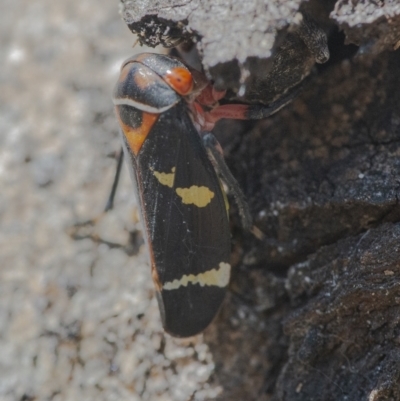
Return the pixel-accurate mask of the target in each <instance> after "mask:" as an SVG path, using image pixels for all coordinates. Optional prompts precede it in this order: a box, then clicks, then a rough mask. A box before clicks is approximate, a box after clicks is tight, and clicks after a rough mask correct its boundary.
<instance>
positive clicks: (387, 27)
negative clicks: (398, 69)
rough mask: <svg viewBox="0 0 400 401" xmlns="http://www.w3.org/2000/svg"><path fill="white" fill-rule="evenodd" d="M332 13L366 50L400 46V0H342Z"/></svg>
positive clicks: (364, 50)
mask: <svg viewBox="0 0 400 401" xmlns="http://www.w3.org/2000/svg"><path fill="white" fill-rule="evenodd" d="M331 17H332V18H333V19H334V20H335V21H336V22H337V23H338V25H339V27H340V29H343V30H344V32H345V33H346V37H347V42H348V43H355V44H357V45H359V46H361V49H360V50H361V51H362V52H365V53H373V54H378V53H381V52H382V51H384V50H396V49H398V48H399V47H400V3H399V1H398V0H378V1H375V0H367V1H364V0H339V1H338V2H337V3H336V5H335V9H334V11H332V13H331Z"/></svg>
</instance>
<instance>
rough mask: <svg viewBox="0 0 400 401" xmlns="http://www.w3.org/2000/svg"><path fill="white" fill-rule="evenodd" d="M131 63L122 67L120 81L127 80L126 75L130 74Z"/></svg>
mask: <svg viewBox="0 0 400 401" xmlns="http://www.w3.org/2000/svg"><path fill="white" fill-rule="evenodd" d="M130 64H131V63H128V64H125V65H124V66H123V67H122V68H121V72H120V74H119V78H118V82H121V83H123V82H125V80H126V77H127V76H128V74H129V71H130V70H131V65H130Z"/></svg>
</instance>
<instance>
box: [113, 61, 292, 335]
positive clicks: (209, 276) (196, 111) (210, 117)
mask: <svg viewBox="0 0 400 401" xmlns="http://www.w3.org/2000/svg"><path fill="white" fill-rule="evenodd" d="M224 94H225V92H224V91H216V90H215V89H214V88H213V87H212V85H211V84H210V83H209V82H208V80H207V79H206V77H205V76H204V75H203V74H202V73H200V72H199V71H196V70H194V69H192V68H190V67H188V66H187V65H185V64H184V63H183V62H182V61H180V60H179V59H177V58H174V57H171V56H166V55H159V54H151V53H143V54H139V55H137V56H134V57H131V58H129V59H128V60H126V61H125V62H124V63H123V65H122V67H121V72H120V77H119V80H118V82H117V84H116V87H115V90H114V96H113V102H114V105H115V111H116V115H117V119H118V122H119V125H120V128H121V133H122V142H123V149H124V154H125V157H126V159H127V163H128V166H129V170H130V174H131V178H132V181H133V183H134V187H135V189H136V194H137V199H138V202H139V207H140V211H141V221H142V225H143V229H144V234H145V235H144V236H145V241H146V243H147V246H148V249H149V254H150V262H151V271H152V278H153V281H154V285H155V289H156V295H157V300H158V305H159V309H160V314H161V319H162V324H163V327H164V329H165V330H166V331H167V332H168V333H170V334H171V335H173V336H176V337H189V336H193V335H195V334H198V333H200V332H201V331H203V330H204V329H205V328H206V327H207V326H208V325H209V324H210V322H211V321H212V320H213V319H214V317H215V315H216V314H217V312H218V310H219V308H220V306H221V303H222V301H223V299H224V296H225V293H226V288H227V286H228V283H229V278H230V271H231V266H230V250H231V244H230V229H229V220H228V201H227V198H226V195H225V192H224V190H223V187H222V184H221V180H220V178H222V180H223V181H224V182H225V183H226V184H227V186H228V187H229V188H230V189H231V191H232V192H233V195H234V196H235V198H236V200H237V203H238V206H239V211H240V214H241V217H242V222H243V225H244V226H245V227H246V228H251V226H252V223H251V216H250V213H249V211H248V208H247V204H246V202H245V199H244V195H243V193H242V191H241V190H240V187H239V186H238V184H237V182H236V180H235V179H234V178H233V176H232V174H231V173H230V171H229V169H228V167H227V166H226V165H225V163H224V160H223V156H222V150H221V148H220V146H219V144H218V142H217V141H216V139H215V138H214V137H213V136H212V135H211V134H210V133H209V132H210V130H211V129H212V128H213V126H214V124H215V122H216V121H218V120H219V119H220V118H236V119H259V118H264V117H267V116H269V115H270V114H272V113H273V112H275V111H276V110H278V109H279V108H281V107H282V106H283V105H284V104H286V103H287V102H288V99H287V98H282V99H280V100H279V101H277V102H276V103H274V104H273V105H271V106H264V105H245V104H226V105H220V104H219V100H220V99H221V98H222V97H223V96H224ZM291 96H292V95H291ZM121 154H122V153H121Z"/></svg>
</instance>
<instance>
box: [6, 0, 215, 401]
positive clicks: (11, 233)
mask: <svg viewBox="0 0 400 401" xmlns="http://www.w3.org/2000/svg"><path fill="white" fill-rule="evenodd" d="M0 18H1V23H0V43H1V46H0V54H1V60H2V67H1V71H0V85H1V91H0V108H1V117H0V127H1V134H0V186H1V193H0V261H1V263H0V355H1V358H0V400H1V401H28V400H32V401H33V400H35V401H44V400H54V401H61V400H71V401H77V400H79V401H84V400H88V401H89V400H118V401H123V400H126V401H128V400H129V401H132V400H138V401H139V400H140V401H143V400H151V401H157V400H167V401H169V400H181V401H186V400H187V399H189V398H190V396H191V395H192V394H193V392H194V391H197V393H196V394H197V398H198V399H206V398H208V399H212V398H213V397H214V396H215V394H218V392H220V391H221V389H220V388H218V386H216V385H215V386H213V385H211V384H209V383H207V380H208V378H209V376H210V374H211V372H212V369H213V366H214V362H213V360H212V355H211V353H210V351H209V349H208V346H207V344H205V343H204V342H203V341H202V336H199V337H198V338H195V339H193V340H192V341H190V342H178V341H176V340H174V339H172V338H171V337H169V336H166V335H165V334H164V333H163V330H162V328H161V324H160V316H159V312H158V308H157V303H156V300H155V298H154V297H153V295H154V292H153V284H152V281H151V277H150V269H149V266H148V263H147V252H146V250H145V249H144V248H143V247H142V246H141V241H140V235H138V234H137V233H138V231H137V230H138V228H139V226H138V222H137V219H136V220H135V218H134V213H133V212H134V210H135V204H134V203H133V199H132V197H133V190H132V184H131V182H130V179H129V176H128V174H127V171H124V172H123V175H122V183H121V186H120V187H119V190H118V194H117V204H116V209H115V211H112V212H111V213H109V215H108V216H106V217H105V218H104V219H103V220H102V221H100V222H99V223H98V225H97V226H96V227H93V228H90V227H89V228H88V230H87V233H86V238H84V239H81V240H79V241H78V240H74V239H73V238H72V237H71V236H70V233H71V232H72V229H71V227H72V226H73V225H74V223H76V222H79V221H83V220H86V219H88V218H92V217H95V216H96V215H97V214H99V213H100V212H101V211H102V208H103V207H104V205H105V201H106V198H107V195H108V192H109V190H110V185H111V181H112V178H113V174H114V168H115V162H114V160H113V159H112V158H110V157H107V155H111V154H112V153H113V152H115V151H117V150H118V149H119V146H120V144H119V138H118V137H117V123H116V121H115V117H114V115H113V110H112V102H111V92H112V88H113V85H114V82H115V81H116V79H117V77H118V73H119V67H120V64H121V63H122V61H123V60H124V59H125V58H127V57H129V56H130V55H131V54H132V52H133V51H136V52H137V51H139V50H142V49H140V48H135V49H133V50H132V44H133V43H134V41H135V39H134V37H133V36H132V34H131V33H130V31H129V30H128V29H127V28H126V26H125V24H124V23H123V21H122V20H121V18H120V16H119V15H118V4H117V2H110V1H108V0H104V1H97V0H79V1H76V0H72V1H68V2H59V1H57V2H54V1H52V0H38V1H34V2H32V1H29V0H16V1H12V2H7V6H5V7H2V13H1V16H0ZM81 234H82V235H83V234H85V233H81ZM89 235H91V237H92V238H93V239H96V238H97V239H96V241H93V240H91V239H90V238H89ZM96 235H97V236H96ZM130 236H132V237H137V238H138V240H137V241H136V244H134V245H135V247H136V249H137V248H139V247H140V249H139V252H138V253H137V255H136V256H129V254H132V252H133V251H135V249H133V248H132V246H131V241H130Z"/></svg>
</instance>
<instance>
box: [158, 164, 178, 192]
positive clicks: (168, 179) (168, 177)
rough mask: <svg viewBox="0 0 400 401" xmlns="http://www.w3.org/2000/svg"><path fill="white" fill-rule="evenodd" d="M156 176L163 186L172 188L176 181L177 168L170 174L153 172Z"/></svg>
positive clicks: (173, 168)
mask: <svg viewBox="0 0 400 401" xmlns="http://www.w3.org/2000/svg"><path fill="white" fill-rule="evenodd" d="M153 174H154V176H155V177H156V178H157V180H158V181H159V182H160V184H162V185H166V186H167V187H170V188H172V187H173V186H174V180H175V167H172V170H171V172H170V173H160V172H159V171H153Z"/></svg>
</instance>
